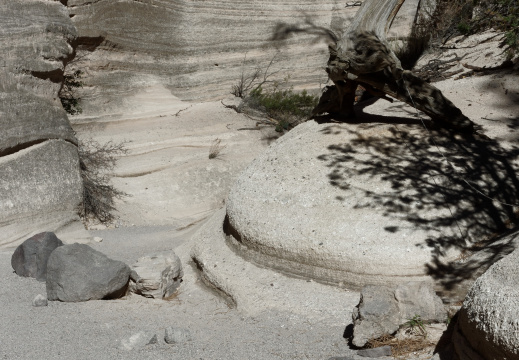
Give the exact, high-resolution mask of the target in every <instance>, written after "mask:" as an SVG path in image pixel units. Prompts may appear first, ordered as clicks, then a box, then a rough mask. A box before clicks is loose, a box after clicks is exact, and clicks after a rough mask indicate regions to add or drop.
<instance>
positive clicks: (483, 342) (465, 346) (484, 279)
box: [453, 250, 519, 360]
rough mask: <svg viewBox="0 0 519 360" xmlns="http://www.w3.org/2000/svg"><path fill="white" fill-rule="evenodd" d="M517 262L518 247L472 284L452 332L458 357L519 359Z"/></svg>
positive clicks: (490, 359) (518, 282) (493, 359)
mask: <svg viewBox="0 0 519 360" xmlns="http://www.w3.org/2000/svg"><path fill="white" fill-rule="evenodd" d="M518 263H519V250H515V251H514V252H512V253H511V254H510V255H508V256H506V257H504V258H503V259H501V260H500V261H498V262H496V263H495V264H494V265H492V266H491V267H490V268H489V269H488V271H487V272H485V273H484V274H483V275H482V276H481V277H480V278H478V279H477V280H476V282H475V283H474V284H473V286H472V288H471V289H470V291H469V293H468V294H467V297H466V298H465V300H464V302H463V306H462V308H461V310H460V312H459V316H458V322H457V324H456V328H455V332H454V335H453V343H454V347H455V350H456V353H457V355H458V356H459V358H460V359H464V360H505V359H506V360H517V359H519V318H518V314H519V267H518V266H517V264H518Z"/></svg>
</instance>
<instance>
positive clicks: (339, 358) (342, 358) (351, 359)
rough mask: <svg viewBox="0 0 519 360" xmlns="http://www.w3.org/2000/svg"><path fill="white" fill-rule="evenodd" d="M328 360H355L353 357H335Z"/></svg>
mask: <svg viewBox="0 0 519 360" xmlns="http://www.w3.org/2000/svg"><path fill="white" fill-rule="evenodd" d="M328 360H355V359H354V358H352V357H349V356H334V357H331V358H329V359H328Z"/></svg>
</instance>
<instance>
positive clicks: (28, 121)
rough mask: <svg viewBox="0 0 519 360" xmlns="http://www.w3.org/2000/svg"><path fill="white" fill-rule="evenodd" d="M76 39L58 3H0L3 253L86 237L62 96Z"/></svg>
mask: <svg viewBox="0 0 519 360" xmlns="http://www.w3.org/2000/svg"><path fill="white" fill-rule="evenodd" d="M76 35H77V33H76V29H75V26H74V24H73V23H72V22H71V20H70V18H69V16H68V11H67V9H66V8H65V7H64V6H63V5H62V4H61V3H60V2H59V1H45V0H23V1H15V0H1V1H0V39H1V40H0V54H1V55H0V56H1V57H0V99H1V100H0V129H1V131H0V229H1V231H0V233H1V234H0V247H2V246H14V245H16V244H17V243H19V242H20V241H22V240H25V239H26V238H27V237H29V236H30V235H32V234H35V233H38V232H42V231H58V232H59V231H60V230H63V231H65V230H67V231H69V232H70V231H73V232H75V231H78V234H79V233H81V225H80V224H79V222H78V220H79V218H78V217H77V215H76V208H77V206H78V205H79V203H80V202H81V199H82V182H81V177H80V174H79V158H78V153H77V147H76V145H77V140H76V138H75V136H74V132H73V130H72V128H71V127H70V124H69V121H68V118H67V114H66V112H65V111H64V110H63V108H62V106H61V103H60V100H59V97H58V92H59V90H60V88H61V84H62V80H63V70H64V66H65V63H66V62H67V60H68V59H70V58H71V57H72V55H73V48H72V46H71V43H72V42H73V41H74V39H75V38H76ZM83 235H84V234H83ZM83 235H81V236H83Z"/></svg>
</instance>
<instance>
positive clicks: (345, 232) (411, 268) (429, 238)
mask: <svg viewBox="0 0 519 360" xmlns="http://www.w3.org/2000/svg"><path fill="white" fill-rule="evenodd" d="M364 121H366V123H360V124H322V125H319V124H317V123H315V122H313V121H309V122H307V123H304V124H302V125H299V126H298V127H296V128H295V129H294V130H292V131H291V132H290V133H288V134H287V135H285V136H283V137H282V138H280V139H279V140H278V141H277V142H276V143H275V144H273V145H272V146H271V147H270V148H269V149H268V150H267V151H266V152H265V153H264V154H262V156H260V157H259V158H257V159H256V160H255V161H253V162H252V163H251V165H249V167H248V168H247V169H246V170H245V171H244V172H243V173H242V174H241V175H240V177H239V178H238V180H237V181H236V183H235V184H234V186H233V188H232V189H231V192H230V195H229V199H228V202H227V221H226V224H225V230H226V232H227V233H228V235H230V236H232V237H234V238H235V239H236V240H237V241H238V243H239V244H240V246H236V249H235V250H236V251H237V252H238V253H240V254H242V255H243V256H244V257H246V258H249V259H251V260H252V261H255V262H257V263H260V264H261V265H264V266H269V267H273V268H276V269H279V270H281V271H285V272H288V273H291V274H295V275H298V276H304V277H308V278H312V279H315V280H318V281H323V282H327V283H332V284H336V285H339V286H341V285H342V286H345V287H349V288H354V289H355V288H356V289H358V288H361V287H363V286H364V285H367V284H372V285H377V284H379V285H391V284H396V283H401V282H403V281H421V280H426V279H428V278H430V277H432V278H433V279H434V280H435V281H436V290H437V291H448V290H451V291H452V293H451V294H450V295H449V297H450V298H451V299H452V298H457V299H462V298H463V297H464V296H465V294H466V290H464V289H465V288H464V287H458V286H457V285H458V284H460V283H461V282H463V281H465V280H467V279H470V278H471V277H472V276H473V275H474V273H476V272H478V273H479V271H480V270H481V269H483V268H487V267H488V266H490V264H492V263H493V262H494V261H495V256H497V254H498V253H499V252H500V251H501V250H503V251H508V252H510V249H509V248H507V247H506V246H504V247H503V248H500V249H495V250H496V251H495V252H492V253H489V254H487V256H486V257H482V258H480V259H477V260H467V259H465V260H462V259H463V258H464V257H465V256H462V254H464V255H466V253H465V251H466V250H468V248H469V247H470V243H471V242H475V241H481V240H484V239H485V236H486V235H488V234H489V233H490V232H493V231H496V230H497V229H504V228H505V226H506V223H505V222H506V219H507V218H511V219H513V218H514V214H513V212H512V208H510V207H501V206H499V204H497V203H493V202H492V201H491V200H488V199H487V198H485V197H483V196H481V195H480V194H479V193H478V191H484V193H487V194H493V196H494V197H495V198H496V199H498V200H501V201H506V202H509V203H510V202H515V201H517V200H515V199H517V194H518V193H519V189H517V187H516V186H515V185H514V182H515V181H516V180H517V176H516V175H515V173H516V172H517V170H516V169H517V166H516V165H514V163H513V159H515V158H516V157H517V151H515V150H510V151H507V150H505V149H503V148H501V147H500V146H499V145H498V144H497V143H495V142H493V141H490V140H478V139H477V138H471V139H469V140H463V139H461V138H456V137H454V135H452V134H449V133H448V132H442V131H437V132H434V134H431V133H427V132H426V130H424V129H421V128H420V127H419V126H416V127H413V126H412V125H402V124H400V125H398V127H395V126H394V125H391V124H382V123H376V122H373V121H374V120H373V119H371V121H368V120H367V119H364ZM393 121H398V118H395V119H393ZM431 136H433V137H434V140H435V143H432V142H431V140H430V137H431ZM436 144H437V146H436ZM439 149H441V153H440V151H439ZM444 155H445V156H446V158H447V159H451V160H450V162H446V161H445V159H444V157H443V156H444ZM453 162H454V163H453ZM454 166H456V167H454ZM464 179H470V180H471V184H473V185H472V186H473V187H470V186H468V185H467V184H466V182H465V181H464ZM476 186H477V188H476ZM229 244H230V246H234V245H233V244H234V242H229ZM242 245H244V246H242ZM479 274H480V273H479Z"/></svg>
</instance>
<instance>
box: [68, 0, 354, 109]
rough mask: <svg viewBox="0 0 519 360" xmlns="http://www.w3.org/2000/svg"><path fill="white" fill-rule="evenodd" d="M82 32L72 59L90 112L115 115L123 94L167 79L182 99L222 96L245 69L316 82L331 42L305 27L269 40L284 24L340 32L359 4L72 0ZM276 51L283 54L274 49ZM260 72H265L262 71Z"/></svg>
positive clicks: (304, 82)
mask: <svg viewBox="0 0 519 360" xmlns="http://www.w3.org/2000/svg"><path fill="white" fill-rule="evenodd" d="M67 4H68V7H69V9H70V12H71V16H72V21H73V22H74V24H75V25H76V26H77V28H78V31H79V38H78V45H79V46H78V57H77V61H75V64H74V66H75V67H76V68H77V69H83V70H84V71H85V74H86V77H85V83H86V84H87V86H85V88H84V89H83V93H82V98H83V107H84V111H85V114H87V113H88V114H89V115H98V114H100V113H104V114H117V113H118V112H120V111H121V108H126V109H127V108H128V106H129V107H131V106H132V105H133V104H130V103H125V101H124V97H126V96H128V95H130V94H135V93H137V92H139V91H140V90H142V89H144V88H146V87H147V86H149V85H150V84H157V83H158V84H162V85H164V86H166V87H167V88H168V89H170V90H171V91H172V93H173V94H174V95H175V96H177V97H179V98H180V99H182V100H208V99H215V98H221V97H222V96H226V95H227V94H229V92H230V91H231V87H232V85H234V84H236V83H237V81H238V79H239V78H240V76H241V74H242V72H244V74H245V76H249V75H251V74H252V73H253V72H254V71H255V70H256V69H257V68H259V69H261V70H262V71H265V70H266V68H267V67H268V64H269V62H270V61H271V60H272V59H273V58H274V57H275V59H274V62H273V64H272V66H271V68H270V69H269V72H276V74H275V75H274V76H272V77H271V78H270V79H271V80H278V81H281V82H283V79H284V78H287V77H290V85H293V86H295V87H298V86H305V87H314V88H316V89H317V88H318V87H319V83H325V82H326V81H327V78H326V73H325V72H324V70H323V67H324V65H325V64H326V60H327V58H328V50H327V45H326V43H325V42H323V41H316V40H318V37H316V36H315V35H309V34H305V33H300V34H299V35H298V36H296V37H294V38H291V39H289V40H288V41H286V42H273V41H270V38H271V37H272V34H273V31H274V29H275V27H276V25H277V24H279V23H282V22H283V23H289V24H294V25H297V26H301V27H306V26H307V25H305V21H306V19H309V20H310V21H311V22H312V23H313V24H315V25H316V26H320V27H324V28H330V27H332V28H334V30H335V31H337V32H339V31H340V29H339V27H340V26H343V25H344V21H345V20H344V19H348V18H349V17H352V16H353V14H354V13H355V12H356V11H357V9H358V7H354V8H345V6H344V4H343V3H342V2H341V3H339V2H337V1H324V2H319V3H316V2H315V1H308V0H305V1H299V0H298V1H284V2H279V1H273V0H269V1H245V0H240V1H187V0H147V1H117V2H114V1H109V0H101V1H95V2H92V1H90V0H69V1H68V2H67ZM278 50H279V54H278V55H276V53H277V51H278ZM261 76H263V73H262V75H261Z"/></svg>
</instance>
